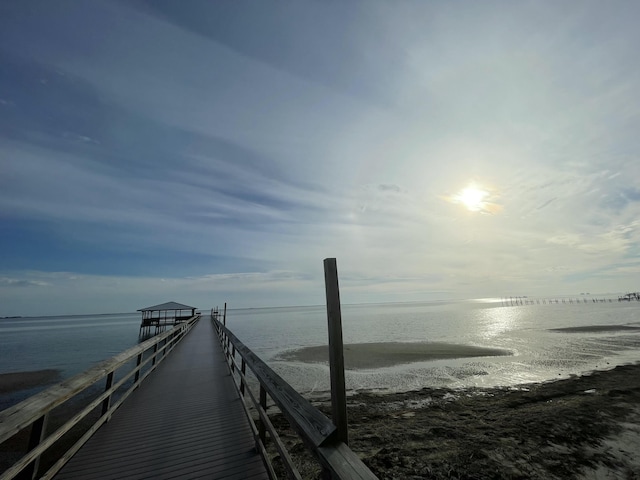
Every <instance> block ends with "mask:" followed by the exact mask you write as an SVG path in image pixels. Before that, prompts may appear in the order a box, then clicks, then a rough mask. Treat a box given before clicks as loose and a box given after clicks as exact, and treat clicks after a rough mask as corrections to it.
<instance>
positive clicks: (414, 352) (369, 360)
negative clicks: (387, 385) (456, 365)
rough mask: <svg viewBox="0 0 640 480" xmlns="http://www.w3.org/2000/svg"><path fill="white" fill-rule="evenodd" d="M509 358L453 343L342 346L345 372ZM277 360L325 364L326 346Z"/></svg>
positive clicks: (495, 350) (290, 353)
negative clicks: (466, 359) (347, 370)
mask: <svg viewBox="0 0 640 480" xmlns="http://www.w3.org/2000/svg"><path fill="white" fill-rule="evenodd" d="M504 355H512V352H510V351H508V350H503V349H499V348H487V347H477V346H472V345H459V344H455V343H402V342H382V343H352V344H347V345H345V346H344V363H345V368H347V369H370V368H382V367H391V366H394V365H401V364H406V363H414V362H424V361H430V360H442V359H453V358H467V357H494V356H504ZM276 359H277V360H285V361H299V362H304V363H328V359H329V347H328V346H326V345H322V346H316V347H305V348H301V349H298V350H291V351H288V352H284V353H281V354H280V355H278V357H277V358H276Z"/></svg>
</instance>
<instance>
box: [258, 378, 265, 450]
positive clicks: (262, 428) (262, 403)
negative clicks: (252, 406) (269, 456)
mask: <svg viewBox="0 0 640 480" xmlns="http://www.w3.org/2000/svg"><path fill="white" fill-rule="evenodd" d="M260 408H262V410H264V413H267V391H266V390H265V389H264V387H263V386H262V385H260ZM258 435H259V436H260V441H261V442H262V445H265V446H266V445H267V427H266V426H265V424H264V422H263V421H262V419H260V424H259V425H258Z"/></svg>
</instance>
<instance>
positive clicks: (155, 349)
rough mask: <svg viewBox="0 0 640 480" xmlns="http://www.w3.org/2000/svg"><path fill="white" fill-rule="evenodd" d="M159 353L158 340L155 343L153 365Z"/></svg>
mask: <svg viewBox="0 0 640 480" xmlns="http://www.w3.org/2000/svg"><path fill="white" fill-rule="evenodd" d="M157 353H158V342H156V343H155V344H154V345H153V360H151V366H152V367H153V366H155V364H156V358H157V357H158V356H157V355H156V354H157Z"/></svg>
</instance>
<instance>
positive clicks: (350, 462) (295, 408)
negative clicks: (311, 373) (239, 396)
mask: <svg viewBox="0 0 640 480" xmlns="http://www.w3.org/2000/svg"><path fill="white" fill-rule="evenodd" d="M218 317H219V316H218V315H213V312H212V321H213V323H214V325H215V327H216V329H217V331H218V335H219V337H220V342H221V344H222V346H223V349H224V351H225V353H226V356H227V360H228V362H229V364H230V369H231V372H232V374H233V373H234V372H235V374H237V375H238V376H239V377H240V386H239V387H238V389H239V390H240V391H241V393H242V392H244V390H245V386H246V384H247V381H246V378H245V375H244V372H245V368H244V367H245V365H246V366H248V367H249V369H250V370H251V371H252V372H253V374H254V375H255V377H256V379H257V380H258V382H259V384H260V393H261V396H262V393H263V392H266V393H268V394H269V396H270V397H271V399H272V400H273V402H274V403H275V404H276V405H277V406H278V408H279V409H280V411H281V412H282V414H283V415H284V416H285V418H286V419H287V420H288V421H289V424H290V425H291V427H292V428H293V429H294V430H295V431H296V432H297V433H298V435H300V437H301V438H302V439H303V441H304V443H305V444H306V445H307V446H308V448H309V449H310V451H311V453H313V454H314V455H315V457H316V458H317V459H318V461H319V462H320V463H321V464H322V466H323V468H324V470H325V472H327V473H328V474H329V475H330V478H332V479H336V480H374V479H377V478H378V477H376V476H375V475H374V474H373V472H372V471H371V470H369V468H368V467H367V466H366V465H365V464H364V463H363V462H362V460H360V457H358V455H357V454H356V453H354V452H353V450H351V449H350V448H349V447H348V446H347V445H346V444H345V443H344V442H342V441H341V439H340V438H339V437H338V435H337V430H336V426H335V425H334V424H333V423H332V422H331V420H329V419H328V418H327V417H326V416H325V415H324V414H323V413H322V412H320V411H319V410H318V409H317V408H315V407H314V406H313V405H311V403H309V401H308V400H307V399H305V398H304V397H303V396H302V395H300V394H299V393H298V392H297V391H296V390H294V389H293V387H291V385H289V384H288V383H287V382H286V381H285V380H284V379H283V378H282V377H280V376H279V375H278V374H277V373H275V372H274V371H273V370H272V369H271V368H270V367H269V366H268V365H267V364H266V363H264V362H263V361H262V360H261V359H260V358H259V357H258V356H256V355H255V354H254V353H253V352H252V351H251V350H250V349H249V348H248V347H247V346H246V345H244V344H243V343H242V342H241V341H240V340H239V339H238V338H237V337H236V336H235V335H234V334H233V333H232V332H231V331H230V330H229V329H228V328H227V327H226V326H224V325H223V324H222V323H221V322H220V320H219V319H218ZM229 343H230V344H231V347H230V346H229ZM236 352H237V353H239V354H240V356H241V358H242V364H241V366H240V368H238V366H237V363H236V361H235V354H236ZM248 393H249V397H250V399H251V401H252V402H253V404H254V406H256V409H257V411H258V415H259V417H260V419H261V421H262V422H265V424H266V425H265V426H266V428H267V429H268V430H269V432H270V434H271V435H273V434H274V432H273V426H272V425H271V424H270V423H271V422H270V421H269V420H268V417H267V416H266V412H265V411H264V407H265V405H264V402H263V401H262V399H261V401H260V404H258V403H257V402H256V399H255V397H254V396H253V394H252V393H251V392H250V391H249V392H248ZM265 420H266V421H265ZM259 436H260V438H259V439H258V440H260V443H261V442H262V441H263V438H264V433H261V434H259ZM275 442H276V447H277V448H278V450H280V448H282V447H283V444H282V443H281V442H279V441H278V440H277V434H276V440H275ZM261 447H262V448H261V450H262V449H263V448H264V446H261ZM282 457H283V459H285V460H288V461H289V462H290V459H288V455H286V456H282ZM285 463H286V462H285ZM286 466H287V468H288V472H289V475H290V478H298V477H296V473H297V472H296V471H295V467H294V468H293V470H292V469H291V468H289V467H290V466H289V465H286Z"/></svg>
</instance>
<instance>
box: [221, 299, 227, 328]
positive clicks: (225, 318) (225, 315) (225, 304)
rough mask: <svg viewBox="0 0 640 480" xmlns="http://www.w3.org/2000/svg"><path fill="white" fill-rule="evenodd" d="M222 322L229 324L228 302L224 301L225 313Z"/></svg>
mask: <svg viewBox="0 0 640 480" xmlns="http://www.w3.org/2000/svg"><path fill="white" fill-rule="evenodd" d="M222 324H223V325H226V324H227V302H224V314H223V315H222Z"/></svg>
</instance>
